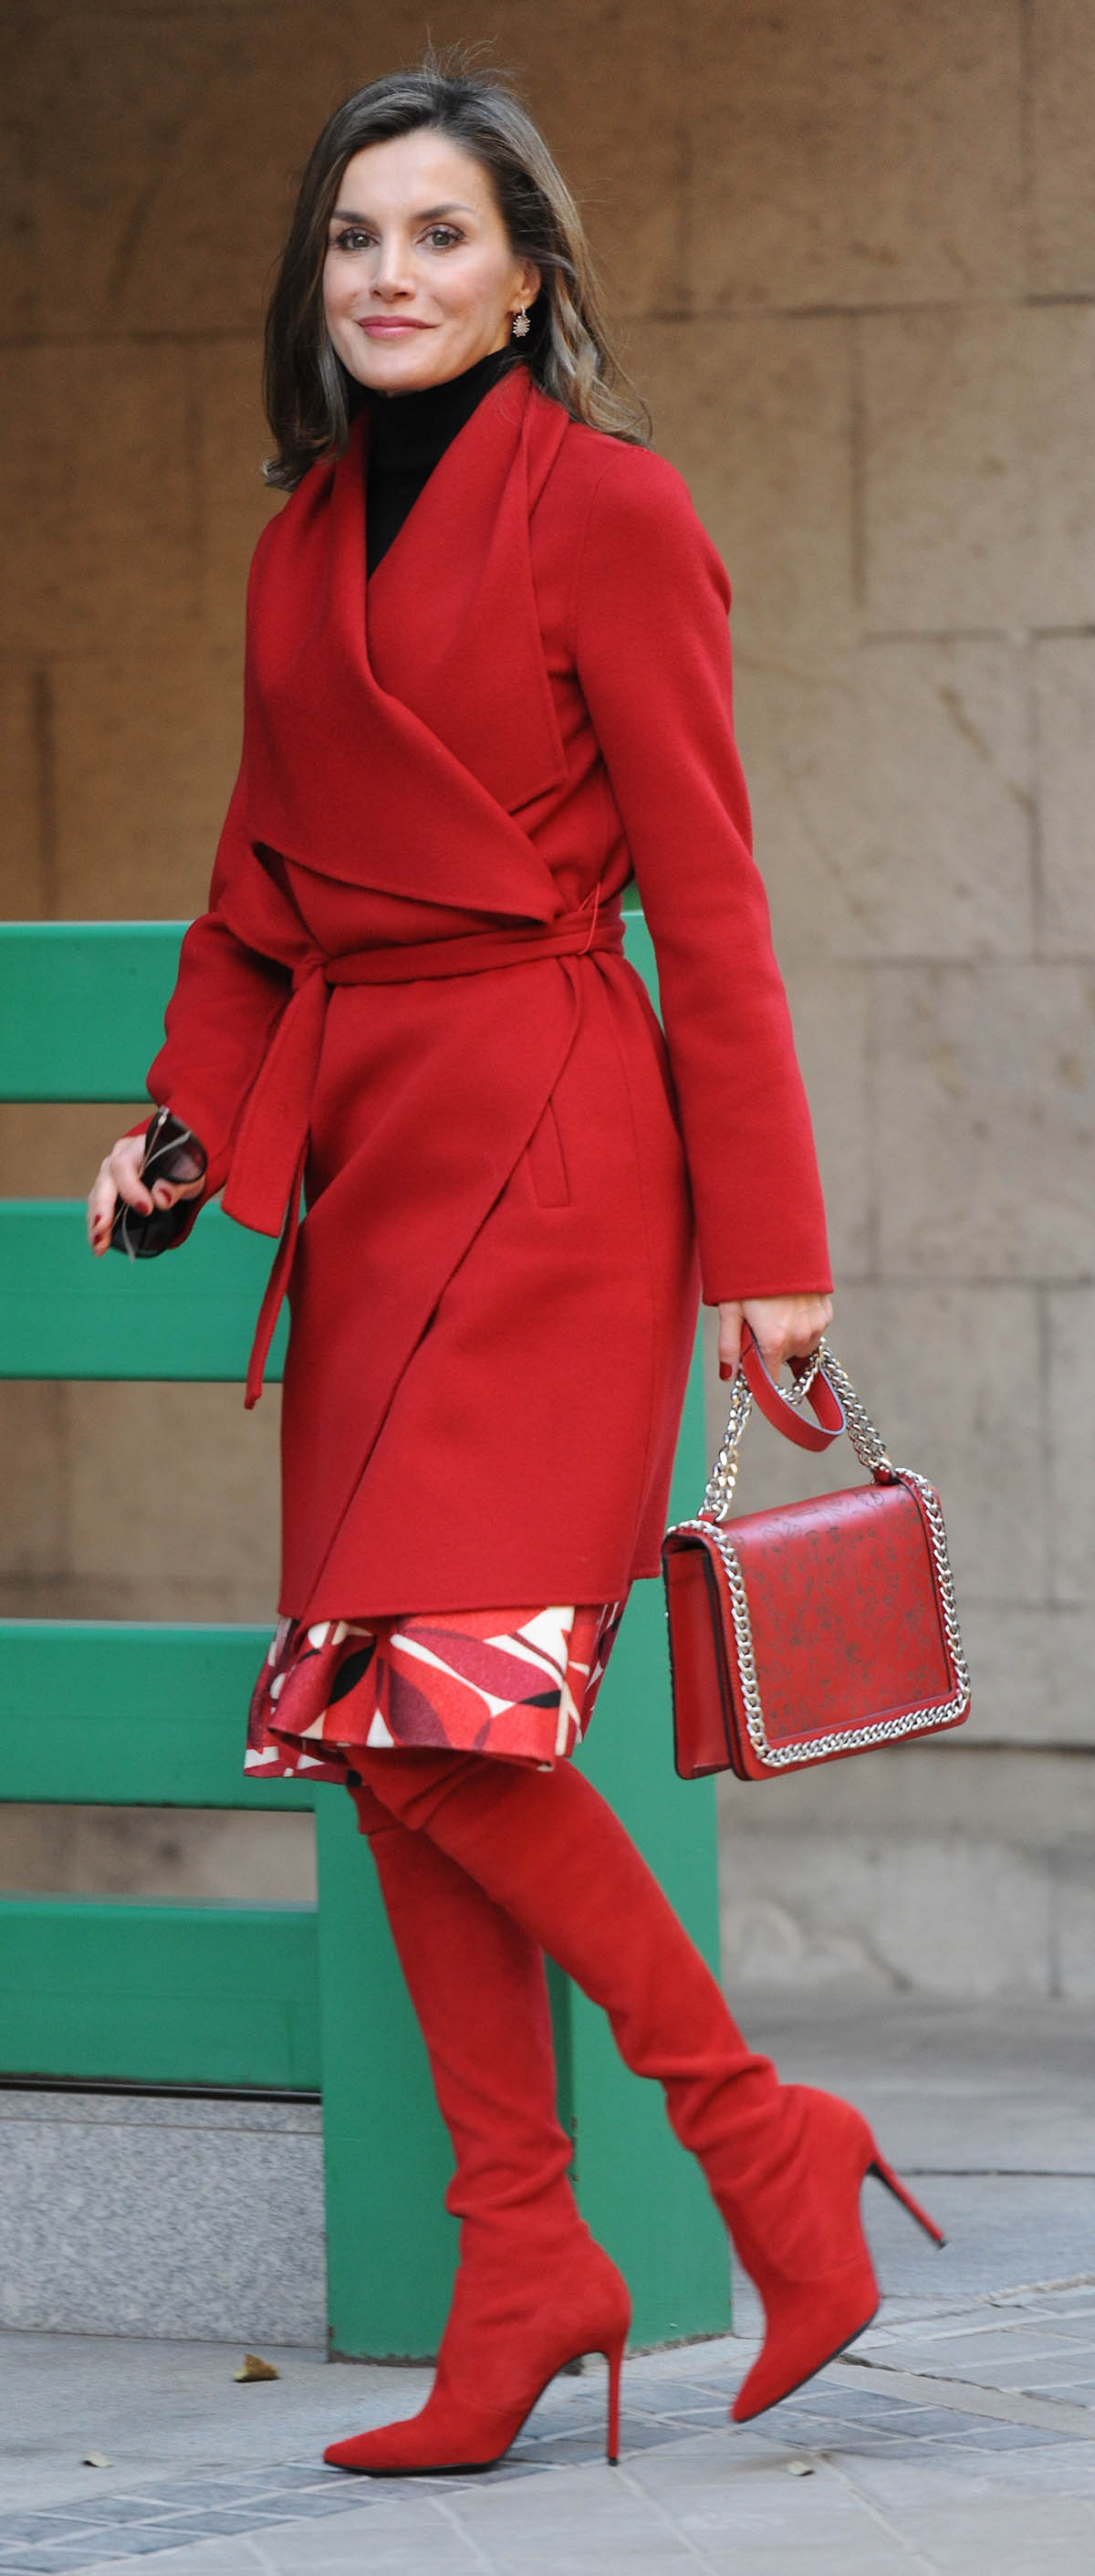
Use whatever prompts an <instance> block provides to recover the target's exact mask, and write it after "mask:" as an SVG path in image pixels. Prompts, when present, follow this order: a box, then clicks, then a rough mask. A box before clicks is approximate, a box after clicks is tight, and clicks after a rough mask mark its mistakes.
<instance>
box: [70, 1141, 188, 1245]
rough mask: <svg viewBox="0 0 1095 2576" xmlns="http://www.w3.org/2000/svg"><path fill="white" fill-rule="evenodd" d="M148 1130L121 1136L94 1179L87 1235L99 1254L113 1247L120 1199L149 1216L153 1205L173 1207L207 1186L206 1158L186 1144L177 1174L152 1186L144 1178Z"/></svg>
mask: <svg viewBox="0 0 1095 2576" xmlns="http://www.w3.org/2000/svg"><path fill="white" fill-rule="evenodd" d="M145 1132H146V1131H145V1130H144V1129H143V1128H142V1130H141V1132H140V1134H139V1135H138V1136H119V1138H118V1141H117V1144H115V1145H112V1146H111V1148H110V1152H109V1154H106V1155H104V1158H103V1160H102V1162H101V1163H100V1165H99V1169H98V1172H97V1174H96V1177H95V1180H94V1182H93V1183H92V1186H91V1188H90V1190H89V1191H88V1195H87V1239H88V1242H89V1244H90V1246H91V1249H92V1251H93V1253H95V1255H96V1257H98V1255H99V1254H100V1253H102V1252H108V1251H109V1249H110V1229H111V1226H112V1225H113V1223H114V1210H115V1207H116V1206H117V1203H118V1200H119V1199H125V1200H126V1202H127V1204H128V1205H129V1206H130V1207H131V1208H136V1210H137V1212H138V1214H139V1215H140V1216H150V1215H151V1213H152V1210H153V1208H169V1207H174V1205H175V1202H176V1200H177V1199H195V1198H198V1197H199V1196H200V1194H201V1191H202V1188H203V1187H204V1181H205V1171H204V1162H203V1160H202V1159H201V1158H200V1157H199V1155H198V1154H197V1153H196V1152H194V1151H192V1150H191V1149H190V1148H189V1147H187V1146H185V1145H179V1146H177V1147H176V1149H175V1152H176V1163H175V1169H176V1172H177V1174H178V1178H177V1179H176V1180H173V1181H168V1180H158V1181H157V1182H156V1183H155V1186H154V1188H153V1189H152V1190H147V1189H146V1188H145V1185H144V1182H143V1181H142V1179H141V1164H142V1163H143V1161H144V1154H145Z"/></svg>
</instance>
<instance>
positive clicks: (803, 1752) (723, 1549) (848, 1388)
mask: <svg viewBox="0 0 1095 2576" xmlns="http://www.w3.org/2000/svg"><path fill="white" fill-rule="evenodd" d="M814 1358H815V1365H814V1367H813V1368H812V1369H811V1370H810V1371H809V1375H808V1376H807V1374H806V1373H805V1372H804V1373H803V1376H802V1377H801V1378H800V1379H799V1380H798V1383H797V1385H796V1387H795V1390H794V1394H793V1395H787V1396H786V1397H785V1398H784V1401H785V1402H786V1403H788V1404H792V1403H795V1402H801V1401H802V1398H803V1396H804V1395H805V1394H806V1393H807V1391H808V1388H809V1385H810V1384H811V1383H812V1380H813V1379H814V1377H816V1375H817V1371H818V1369H819V1368H820V1369H821V1370H822V1371H823V1373H824V1375H825V1377H826V1378H827V1380H828V1382H829V1385H830V1386H831V1387H832V1389H833V1392H834V1394H835V1395H836V1396H837V1398H838V1399H839V1402H840V1404H841V1406H842V1408H843V1413H844V1420H845V1425H846V1428H847V1432H848V1437H849V1439H850V1440H851V1443H852V1447H853V1449H854V1450H855V1453H856V1457H857V1458H858V1459H859V1462H860V1465H861V1466H863V1467H866V1468H867V1470H868V1472H869V1473H870V1474H871V1475H872V1476H875V1477H879V1478H881V1479H882V1481H883V1482H884V1483H886V1484H903V1485H911V1486H914V1487H915V1489H916V1492H917V1494H918V1495H919V1497H920V1500H921V1503H922V1504H923V1507H924V1513H925V1517H926V1519H927V1524H928V1536H929V1538H930V1541H931V1550H932V1555H933V1557H934V1559H935V1571H936V1576H937V1579H938V1584H939V1601H940V1607H941V1609H942V1613H943V1624H944V1628H945V1630H946V1638H947V1651H948V1653H949V1655H950V1659H951V1664H952V1667H953V1670H954V1678H955V1689H954V1693H953V1695H952V1697H951V1698H950V1699H949V1700H946V1701H945V1702H944V1703H943V1705H942V1706H939V1707H929V1708H907V1709H903V1710H902V1712H901V1715H900V1717H887V1718H878V1719H876V1720H875V1721H874V1722H873V1723H872V1724H871V1725H868V1726H859V1727H855V1728H852V1729H850V1730H849V1729H846V1728H838V1729H834V1731H833V1732H832V1733H831V1734H829V1735H820V1736H817V1737H815V1739H814V1741H813V1742H812V1743H810V1744H805V1743H802V1742H801V1741H800V1742H798V1743H796V1744H789V1745H784V1746H776V1745H771V1744H769V1741H768V1734H767V1730H766V1727H765V1723H764V1709H763V1706H762V1704H761V1696H760V1688H759V1684H758V1681H757V1667H756V1658H755V1656H754V1653H753V1629H752V1623H751V1621H750V1617H749V1596H748V1593H747V1591H746V1588H745V1576H744V1574H743V1573H742V1568H741V1560H740V1558H739V1556H738V1553H737V1550H736V1548H735V1547H734V1545H733V1543H732V1541H731V1539H730V1538H729V1537H728V1535H727V1533H726V1531H725V1530H724V1529H723V1528H722V1527H721V1523H722V1522H723V1521H724V1520H725V1519H726V1517H727V1514H728V1512H729V1509H730V1503H731V1500H732V1497H733V1492H734V1486H735V1484H736V1482H737V1473H738V1464H739V1453H740V1449H741V1438H742V1433H743V1431H744V1429H745V1425H746V1423H747V1422H748V1419H749V1415H750V1412H751V1410H752V1402H753V1399H752V1397H751V1395H750V1393H749V1389H748V1387H747V1385H746V1383H745V1379H744V1376H743V1375H742V1374H741V1373H740V1372H739V1374H738V1376H737V1377H736V1378H735V1380H734V1384H733V1389H732V1392H731V1397H730V1417H729V1420H728V1422H727V1425H726V1431H725V1434H724V1436H723V1441H722V1446H721V1448H720V1450H719V1453H718V1456H717V1458H716V1460H715V1464H714V1466H713V1468H712V1470H711V1474H710V1476H709V1478H708V1481H707V1486H706V1490H705V1492H704V1497H703V1502H702V1503H701V1505H700V1514H701V1517H700V1518H698V1519H697V1520H694V1521H685V1522H683V1523H682V1524H681V1526H682V1528H684V1529H686V1530H694V1531H695V1533H696V1535H697V1537H703V1538H705V1539H707V1540H711V1541H713V1543H714V1545H715V1546H716V1547H717V1549H718V1552H719V1556H720V1558H721V1560H722V1565H723V1568H724V1571H725V1574H726V1585H727V1591H728V1593H729V1598H730V1610H731V1616H732V1618H733V1623H734V1643H735V1646H736V1648H737V1658H738V1673H739V1678H740V1683H741V1698H742V1707H743V1710H744V1714H745V1725H746V1732H747V1734H748V1737H749V1741H750V1744H751V1745H752V1747H753V1751H754V1753H755V1754H756V1756H757V1759H758V1761H760V1762H764V1763H766V1764H767V1766H768V1768H769V1769H770V1770H772V1771H781V1770H784V1769H786V1768H788V1767H789V1766H790V1765H792V1764H795V1765H801V1764H802V1763H805V1762H823V1761H825V1759H826V1758H827V1756H828V1755H829V1754H830V1753H832V1752H834V1751H836V1750H838V1749H839V1750H841V1751H843V1752H845V1753H860V1752H863V1751H865V1750H866V1749H867V1748H868V1746H870V1745H872V1744H892V1743H894V1742H896V1741H897V1739H898V1738H899V1737H901V1736H903V1735H919V1734H924V1733H926V1732H927V1731H928V1729H929V1728H931V1727H935V1726H949V1725H951V1724H952V1723H953V1721H954V1720H955V1719H956V1718H958V1717H960V1716H961V1714H962V1712H963V1710H964V1709H965V1707H966V1706H967V1703H968V1701H969V1696H970V1679H969V1672H968V1670H967V1666H966V1659H965V1655H964V1653H963V1649H962V1637H961V1632H960V1629H959V1625H958V1609H957V1604H956V1602H955V1597H954V1577H953V1574H952V1572H951V1561H950V1553H949V1550H948V1547H947V1533H946V1530H945V1529H944V1526H943V1514H942V1511H941V1509H940V1505H939V1498H938V1495H937V1494H936V1493H935V1491H934V1488H933V1487H932V1486H931V1485H929V1484H928V1482H927V1480H926V1478H925V1477H923V1476H918V1475H916V1474H915V1473H914V1471H913V1470H912V1469H911V1468H904V1467H895V1466H894V1465H893V1462H892V1460H891V1459H890V1457H889V1456H888V1454H887V1452H886V1449H885V1448H884V1446H883V1443H882V1441H881V1439H880V1437H879V1434H878V1432H877V1431H876V1429H875V1426H874V1423H873V1422H872V1420H871V1417H870V1414H869V1413H868V1412H867V1409H866V1406H865V1405H863V1404H861V1402H860V1399H859V1397H858V1395H857V1394H856V1391H855V1388H854V1386H853V1385H852V1381H851V1379H850V1377H849V1376H848V1374H847V1372H846V1370H845V1369H843V1368H842V1367H841V1365H840V1362H839V1360H838V1359H835V1358H834V1356H833V1353H832V1351H830V1350H829V1349H827V1347H826V1344H825V1343H824V1341H822V1342H819V1344H818V1348H817V1352H816V1354H815V1355H814Z"/></svg>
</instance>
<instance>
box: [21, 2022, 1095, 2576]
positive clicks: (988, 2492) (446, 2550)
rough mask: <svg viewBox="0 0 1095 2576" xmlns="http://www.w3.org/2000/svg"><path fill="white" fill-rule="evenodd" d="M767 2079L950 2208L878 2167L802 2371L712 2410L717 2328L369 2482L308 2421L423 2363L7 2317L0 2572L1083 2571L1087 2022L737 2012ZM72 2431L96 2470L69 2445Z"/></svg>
mask: <svg viewBox="0 0 1095 2576" xmlns="http://www.w3.org/2000/svg"><path fill="white" fill-rule="evenodd" d="M749 2028H750V2035H751V2036H753V2037H755V2038H756V2039H757V2040H758V2042H760V2043H762V2044H763V2043H769V2044H772V2045H774V2046H775V2048H776V2050H777V2054H778V2056H779V2059H780V2063H781V2066H782V2068H783V2071H784V2072H785V2073H787V2074H788V2075H797V2076H800V2077H803V2078H805V2079H806V2080H824V2081H826V2082H829V2083H832V2084H834V2085H836V2086H838V2087H841V2088H843V2089H847V2090H848V2091H849V2092H850V2093H852V2095H853V2097H854V2098H856V2099H858V2100H859V2101H860V2102H861V2103H862V2104H863V2107H864V2108H865V2109H866V2110H867V2111H868V2113H869V2115H870V2117H871V2118H872V2120H873V2121H874V2122H875V2125H876V2127H877V2129H878V2130H879V2133H880V2142H881V2143H882V2144H883V2145H884V2147H885V2148H886V2149H887V2150H888V2151H889V2152H890V2153H892V2155H893V2157H894V2160H895V2162H898V2163H900V2164H901V2165H902V2168H903V2170H905V2171H906V2172H907V2173H908V2174H909V2177H910V2179H911V2180H912V2181H913V2187H914V2189H916V2188H918V2181H917V2178H918V2177H920V2178H922V2179H921V2181H920V2183H919V2188H921V2190H922V2195H923V2197H924V2199H925V2200H926V2201H927V2203H928V2205H929V2206H930V2207H931V2208H932V2210H933V2211H934V2212H935V2214H936V2215H937V2216H938V2217H939V2218H940V2220H941V2222H942V2224H943V2225H944V2226H946V2227H947V2228H948V2231H949V2235H950V2242H949V2244H948V2246H947V2248H946V2249H945V2250H944V2251H943V2252H942V2253H939V2254H937V2253H936V2252H935V2251H934V2250H933V2248H932V2247H931V2246H930V2245H929V2244H928V2242H927V2240H926V2239H925V2238H924V2237H923V2236H921V2235H920V2234H919V2232H918V2231H916V2230H914V2229H913V2228H911V2227H910V2226H909V2224H908V2221H907V2219H906V2218H905V2216H904V2213H903V2212H902V2211H900V2210H899V2209H898V2208H897V2207H896V2205H895V2204H894V2203H893V2202H892V2201H891V2200H890V2199H889V2198H888V2197H887V2196H886V2195H884V2194H883V2193H881V2192H880V2191H879V2190H878V2189H877V2187H876V2186H869V2187H868V2192H867V2194H866V2196H865V2208H866V2210H867V2215H868V2223H869V2226H870V2230H871V2236H872V2242H873V2243H874V2245H875V2249H876V2254H877V2258H878V2263H879V2269H880V2273H881V2276H882V2278H883V2280H884V2282H885V2283H886V2286H887V2295H886V2299H885V2303H884V2307H883V2310H882V2313H881V2316H880V2318H879V2320H878V2322H877V2323H876V2325H875V2326H874V2327H873V2328H872V2329H871V2331H870V2333H869V2334H867V2335H866V2336H864V2337H862V2338H861V2340H860V2342H859V2343H858V2344H857V2345H856V2347H855V2351H854V2356H849V2357H848V2358H846V2359H845V2360H842V2361H840V2362H837V2363H835V2364H833V2365H832V2366H831V2368H830V2369H829V2370H828V2371H826V2372H824V2373H823V2374H822V2375H821V2376H820V2377H819V2378H818V2379H817V2380H815V2381H813V2382H812V2383H811V2385H810V2387H809V2388H808V2389H807V2390H805V2391H803V2392H802V2394H801V2395H800V2396H799V2397H797V2398H795V2399H792V2400H789V2401H788V2402H787V2404H786V2405H784V2406H782V2407H780V2408H777V2409H775V2410H774V2411H773V2412H772V2413H771V2414H769V2415H768V2416H765V2417H763V2418H761V2420H760V2422H759V2423H758V2424H756V2425H753V2426H749V2427H746V2428H742V2429H740V2430H739V2429H737V2428H732V2427H729V2426H728V2425H727V2422H726V2407H727V2403H728V2401H729V2399H730V2397H731V2396H732V2394H733V2391H734V2389H735V2387H736V2386H737V2384H738V2381H739V2379H740V2378H741V2376H742V2375H743V2372H744V2370H745V2368H746V2367H747V2365H748V2362H749V2360H750V2358H751V2355H752V2352H753V2351H754V2350H755V2346H756V2317H755V2310H754V2308H753V2303H752V2301H751V2298H749V2297H748V2296H747V2295H742V2296H740V2297H739V2303H738V2312H737V2325H738V2332H737V2333H736V2334H735V2335H733V2336H727V2337H725V2338H723V2339H721V2340H718V2341H712V2342H709V2343H703V2344H696V2345H691V2346H687V2347H683V2348H680V2349H678V2350H676V2351H674V2352H670V2353H661V2354H656V2355H646V2356H643V2355H637V2356H635V2357H634V2358H633V2359H632V2360H630V2361H629V2363H628V2364H627V2366H626V2369H625V2378H624V2388H625V2404H624V2417H625V2424H624V2455H623V2459H622V2461H621V2465H620V2467H619V2468H618V2469H616V2470H614V2471H613V2470H609V2469H607V2468H606V2466H605V2464H604V2458H603V2425H604V2370H603V2366H602V2365H600V2364H590V2365H589V2366H588V2367H587V2369H586V2370H585V2371H584V2372H583V2374H582V2376H581V2377H580V2378H575V2377H564V2378H562V2379H560V2380H557V2381H556V2382H555V2383H554V2385H553V2386H552V2388H551V2389H550V2390H549V2391H548V2392H547V2395H546V2396H545V2398H544V2399H543V2400H542V2402H541V2404H540V2405H539V2406H538V2407H537V2409H536V2412H535V2415H534V2416H533V2417H532V2418H531V2419H530V2422H529V2424H528V2425H527V2426H526V2428H525V2431H524V2433H523V2434H522V2436H521V2438H520V2440H519V2442H518V2444H517V2445H516V2447H515V2449H514V2451H513V2453H512V2454H511V2455H510V2458H509V2460H508V2461H507V2462H506V2464H505V2466H504V2467H503V2468H502V2469H500V2470H497V2471H494V2472H492V2473H491V2474H490V2475H489V2476H488V2477H485V2478H477V2479H471V2478H465V2479H459V2478H454V2479H447V2480H429V2481H423V2482H399V2481H391V2482H387V2483H384V2482H379V2481H374V2480H360V2481H359V2480H355V2479H348V2478H345V2477H344V2476H342V2475H341V2474H340V2473H339V2472H338V2471H337V2470H327V2469H325V2468H324V2467H323V2465H322V2460H321V2453H322V2447H323V2444H324V2443H325V2442H327V2441H330V2440H331V2439H332V2438H336V2437H337V2436H338V2435H339V2434H341V2433H344V2432H347V2431H350V2430H352V2429H354V2428H355V2427H357V2426H359V2425H362V2424H365V2423H368V2422H380V2421H382V2420H384V2418H385V2416H387V2415H389V2414H394V2413H406V2412H409V2411H411V2410H412V2408H413V2407H414V2406H415V2405H416V2404H417V2403H418V2402H419V2399H420V2396H421V2393H422V2391H423V2390H424V2388H425V2386H426V2384H427V2382H426V2378H425V2376H424V2374H422V2373H420V2372H412V2371H395V2370H382V2369H377V2368H373V2367H367V2366H364V2365H362V2366H348V2365H337V2366H334V2367H330V2366H328V2365H327V2364H326V2363H325V2362H324V2360H323V2358H322V2356H321V2354H319V2353H318V2352H317V2351H315V2350H313V2349H309V2348H307V2347H305V2348H295V2349H293V2350H290V2351H281V2352H275V2353H272V2354H270V2355H269V2356H268V2358H271V2359H273V2360H275V2361H277V2363H278V2365H279V2367H280V2369H281V2371H282V2377H281V2378H280V2379H279V2380H278V2381H277V2382H276V2383H274V2382H271V2383H267V2384H259V2385H254V2386H241V2385H238V2384H237V2383H235V2382H234V2381H233V2378H232V2371H233V2368H234V2366H235V2364H236V2362H237V2360H238V2358H239V2354H238V2353H237V2351H236V2350H235V2349H234V2348H232V2349H229V2348H227V2347H223V2346H215V2345H196V2344H186V2343H171V2342H160V2343H152V2342H140V2343H137V2342H132V2341H123V2340H120V2339H119V2340H108V2339H105V2338H104V2339H98V2338H91V2337H77V2336H62V2335H32V2334H27V2335H15V2334H9V2335H6V2336H4V2337H2V2338H0V2355H2V2362H3V2373H4V2399H3V2413H2V2419H0V2420H2V2422H3V2426H4V2437H5V2438H4V2450H5V2454H6V2456H5V2459H4V2464H3V2467H2V2469H0V2576H7V2571H10V2576H22V2572H23V2571H27V2576H29V2571H31V2570H35V2571H40V2570H46V2569H50V2568H56V2569H59V2570H60V2569H66V2570H67V2569H73V2570H81V2571H87V2576H91V2571H93V2570H101V2569H106V2568H107V2567H113V2568H115V2569H118V2568H123V2569H124V2568H125V2567H126V2564H127V2562H130V2563H131V2562H132V2561H133V2560H135V2559H136V2558H138V2557H141V2558H144V2557H148V2558H149V2559H151V2561H152V2563H153V2566H154V2568H155V2570H156V2576H159V2571H160V2570H161V2569H162V2570H163V2576H335V2571H343V2570H345V2571H349V2570H351V2569H353V2570H355V2571H356V2570H359V2569H361V2570H369V2571H372V2570H374V2569H375V2570H378V2571H391V2576H427V2571H429V2576H449V2571H450V2570H451V2571H452V2576H463V2571H465V2570H468V2571H481V2576H554V2571H556V2570H558V2571H566V2576H613V2571H615V2570H619V2571H621V2576H623V2571H626V2576H676V2571H678V2570H680V2571H682V2576H683V2571H686V2570H687V2571H690V2576H697V2572H698V2571H707V2576H890V2571H891V2570H894V2571H897V2570H902V2571H916V2576H1080V2571H1081V2570H1082V2571H1083V2576H1090V2570H1091V2569H1092V2567H1093V2566H1095V2179H1093V2176H1095V2049H1093V2046H1092V2042H1093V2039H1095V2015H1091V2014H1087V2015H1084V2014H1082V2013H1080V2012H1077V2011H1075V2010H1073V2011H1063V2010H1061V2009H1059V2008H1053V2007H1045V2006H1039V2007H1037V2008H1036V2007H1033V2006H1028V2007H1025V2008H1021V2009H1020V2010H1019V2011H1018V2013H1004V2012H1002V2011H1001V2010H1000V2009H999V2008H998V2007H990V2008H985V2009H984V2010H981V2011H978V2012H975V2013H971V2012H969V2011H964V2012H955V2011H953V2010H949V2011H948V2010H942V2009H940V2010H939V2011H935V2012H928V2011H926V2010H925V2008H924V2007H923V2006H914V2007H910V2006H908V2005H906V2006H903V2007H900V2008H898V2007H893V2006H887V2007H885V2008H884V2009H881V2008H880V2007H879V2006H878V2005H877V2003H876V2002H874V2000H873V1999H872V2000H871V2002H870V2003H869V2004H868V2005H866V2006H857V2005H854V2004H849V2005H844V2006H836V2007H834V2006H832V2005H826V2006H824V2007H821V2006H818V2007H816V2008H814V2010H812V2012H811V2014H810V2016H809V2019H808V2020H807V2017H806V2015H805V2013H804V2012H803V2010H802V2008H801V2007H800V2008H799V2009H798V2011H797V2012H795V2013H794V2014H792V2013H790V2012H789V2011H788V2009H787V2008H786V2007H785V2006H780V2007H778V2008H776V2007H772V2008H769V2009H768V2010H767V2011H765V2010H764V2009H762V2010H760V2011H759V2012H758V2011H757V2009H756V2008H754V2010H753V2012H752V2013H751V2014H750V2016H749ZM86 2451H95V2452H98V2453H100V2454H102V2455H103V2456H104V2457H105V2458H106V2459H107V2460H108V2461H109V2466H107V2467H104V2468H100V2469H93V2468H90V2467H87V2466H85V2465H83V2458H82V2455H83V2453H84V2452H86Z"/></svg>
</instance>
